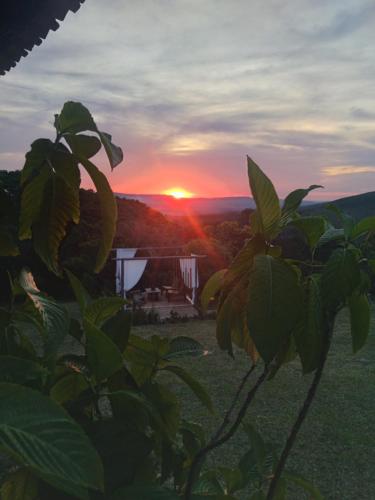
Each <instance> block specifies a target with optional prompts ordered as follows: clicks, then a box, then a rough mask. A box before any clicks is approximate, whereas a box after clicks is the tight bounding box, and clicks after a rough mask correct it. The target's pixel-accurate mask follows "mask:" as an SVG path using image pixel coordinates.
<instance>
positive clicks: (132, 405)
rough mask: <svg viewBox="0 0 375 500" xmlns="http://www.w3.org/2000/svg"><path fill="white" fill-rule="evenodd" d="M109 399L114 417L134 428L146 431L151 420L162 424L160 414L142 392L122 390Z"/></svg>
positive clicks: (111, 395) (111, 394)
mask: <svg viewBox="0 0 375 500" xmlns="http://www.w3.org/2000/svg"><path fill="white" fill-rule="evenodd" d="M108 397H109V400H110V402H111V408H112V412H113V415H114V417H115V418H116V419H117V420H119V421H123V422H126V423H127V425H129V426H130V427H132V428H135V429H139V430H140V431H142V430H143V431H144V430H145V429H146V428H147V426H148V425H149V423H150V419H152V420H154V421H155V422H157V423H159V422H160V416H159V414H158V412H157V411H156V410H155V408H154V407H153V406H152V404H151V403H150V402H149V401H148V400H147V399H146V398H145V396H144V394H142V393H141V392H136V391H132V390H121V391H115V392H111V393H110V394H109V395H108Z"/></svg>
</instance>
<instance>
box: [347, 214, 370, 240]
mask: <svg viewBox="0 0 375 500" xmlns="http://www.w3.org/2000/svg"><path fill="white" fill-rule="evenodd" d="M370 231H375V216H374V215H371V216H370V217H365V218H364V219H362V220H360V221H359V222H357V224H356V225H355V226H354V227H353V229H352V231H351V233H350V238H351V239H352V240H354V239H356V238H359V236H362V235H364V234H366V233H368V232H370Z"/></svg>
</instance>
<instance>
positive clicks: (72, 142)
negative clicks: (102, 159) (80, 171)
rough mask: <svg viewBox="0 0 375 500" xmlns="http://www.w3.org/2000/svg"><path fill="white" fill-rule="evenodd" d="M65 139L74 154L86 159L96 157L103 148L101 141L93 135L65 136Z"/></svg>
mask: <svg viewBox="0 0 375 500" xmlns="http://www.w3.org/2000/svg"><path fill="white" fill-rule="evenodd" d="M64 139H65V140H66V142H67V143H68V144H69V146H70V149H71V150H72V151H73V154H75V155H77V156H84V157H85V158H91V157H92V156H95V155H96V153H97V152H98V151H99V150H100V148H101V147H102V145H101V143H100V141H99V139H97V138H96V137H94V136H92V135H83V134H81V135H72V134H65V135H64Z"/></svg>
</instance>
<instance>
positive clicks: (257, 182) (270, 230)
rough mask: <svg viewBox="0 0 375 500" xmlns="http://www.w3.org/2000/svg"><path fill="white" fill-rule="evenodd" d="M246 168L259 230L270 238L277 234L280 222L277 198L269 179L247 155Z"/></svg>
mask: <svg viewBox="0 0 375 500" xmlns="http://www.w3.org/2000/svg"><path fill="white" fill-rule="evenodd" d="M247 168H248V174H249V182H250V188H251V193H252V195H253V198H254V201H255V204H256V207H257V216H258V224H259V228H260V231H259V232H261V233H262V234H264V235H265V236H266V237H267V238H272V237H274V236H275V235H276V234H277V232H278V225H279V223H280V217H281V209H280V202H279V198H278V196H277V194H276V191H275V188H274V186H273V184H272V182H271V181H270V179H269V178H268V177H267V176H266V175H265V174H264V173H263V172H262V170H261V169H260V168H259V167H258V165H257V164H256V163H255V162H254V161H253V160H252V159H251V158H249V157H247Z"/></svg>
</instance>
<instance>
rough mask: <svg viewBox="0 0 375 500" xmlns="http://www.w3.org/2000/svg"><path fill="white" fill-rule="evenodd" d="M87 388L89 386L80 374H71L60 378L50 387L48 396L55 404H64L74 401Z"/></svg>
mask: <svg viewBox="0 0 375 500" xmlns="http://www.w3.org/2000/svg"><path fill="white" fill-rule="evenodd" d="M88 388H89V384H88V382H87V381H86V379H85V377H84V376H83V375H82V374H81V373H78V372H71V373H67V374H66V375H64V376H63V377H61V378H60V379H59V380H58V381H57V382H56V383H55V384H54V385H53V386H52V387H51V390H50V396H51V398H52V399H53V400H54V401H56V403H59V404H64V403H66V402H67V401H74V400H76V399H77V397H78V396H79V395H80V394H81V393H82V392H83V391H85V390H86V389H88Z"/></svg>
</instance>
